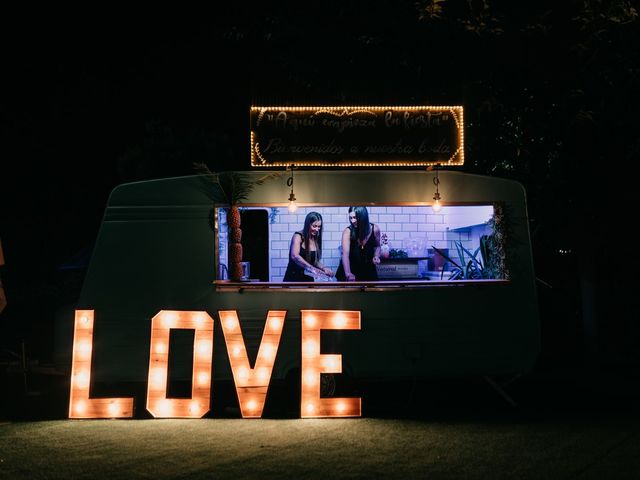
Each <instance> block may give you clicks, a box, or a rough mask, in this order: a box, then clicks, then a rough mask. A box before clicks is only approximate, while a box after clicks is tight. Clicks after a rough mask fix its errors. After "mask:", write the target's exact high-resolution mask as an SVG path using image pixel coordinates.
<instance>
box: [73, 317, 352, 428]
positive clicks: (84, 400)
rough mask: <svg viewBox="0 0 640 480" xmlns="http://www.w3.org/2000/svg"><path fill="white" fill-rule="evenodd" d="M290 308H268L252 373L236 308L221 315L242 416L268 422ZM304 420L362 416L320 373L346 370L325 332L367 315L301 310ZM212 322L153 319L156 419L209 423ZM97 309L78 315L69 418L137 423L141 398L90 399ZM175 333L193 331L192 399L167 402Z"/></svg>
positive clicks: (151, 378)
mask: <svg viewBox="0 0 640 480" xmlns="http://www.w3.org/2000/svg"><path fill="white" fill-rule="evenodd" d="M286 314H287V312H286V311H285V310H269V312H268V313H267V320H266V322H265V327H264V331H263V334H262V340H261V342H260V347H259V349H258V355H257V358H256V362H255V365H254V366H253V368H252V367H251V366H250V364H249V357H248V355H247V350H246V345H245V342H244V338H243V336H242V330H241V327H240V319H239V318H238V313H237V311H236V310H221V311H219V312H218V315H219V318H220V324H221V326H222V332H223V335H224V340H225V344H226V347H227V352H228V355H229V363H230V364H231V371H232V374H233V380H234V383H235V387H236V394H237V396H238V403H239V404H240V412H241V414H242V418H261V417H262V411H263V408H264V404H265V401H266V397H267V390H268V388H269V383H270V381H271V376H272V372H273V365H274V363H275V359H276V355H277V353H278V348H279V346H280V338H281V336H282V329H283V327H284V322H285V317H286ZM300 321H301V346H302V358H301V368H300V371H301V395H300V415H301V417H302V418H323V417H360V416H361V414H362V405H361V399H360V398H321V397H320V375H321V374H322V373H341V372H342V356H341V355H339V354H330V355H329V354H321V353H320V331H321V330H360V312H359V311H349V310H301V316H300ZM213 322H214V320H213V318H211V316H209V314H208V313H207V312H197V311H181V310H161V311H160V312H158V314H157V315H155V316H154V317H153V318H152V320H151V341H150V345H149V352H150V353H149V374H148V378H147V405H146V408H147V410H148V411H149V412H150V413H151V415H153V416H154V417H155V418H202V417H203V416H204V415H206V414H207V412H209V408H210V403H211V380H212V360H213V359H212V355H213V325H214V324H213ZM93 324H94V311H93V310H76V312H75V322H74V340H73V357H72V367H71V393H70V398H69V418H132V417H133V405H134V399H133V398H130V397H123V398H90V397H89V387H90V384H91V356H92V349H93ZM172 329H189V330H194V332H195V336H194V342H193V372H192V384H191V385H192V389H191V398H167V373H168V361H169V337H170V334H171V330H172Z"/></svg>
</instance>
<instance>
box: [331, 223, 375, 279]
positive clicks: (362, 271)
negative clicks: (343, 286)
mask: <svg viewBox="0 0 640 480" xmlns="http://www.w3.org/2000/svg"><path fill="white" fill-rule="evenodd" d="M350 245H351V246H350V248H349V265H350V266H351V273H353V274H354V275H355V276H356V281H368V280H378V270H376V266H375V264H374V263H373V257H374V255H375V252H376V239H375V232H374V231H373V223H372V224H371V235H369V238H368V239H367V242H366V243H365V244H364V245H363V246H362V247H360V245H358V240H357V239H354V238H353V237H351V244H350ZM336 278H337V279H338V280H339V281H341V282H344V281H346V279H347V277H346V275H345V274H344V266H343V265H342V260H340V266H338V271H337V272H336Z"/></svg>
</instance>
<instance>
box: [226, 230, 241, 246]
mask: <svg viewBox="0 0 640 480" xmlns="http://www.w3.org/2000/svg"><path fill="white" fill-rule="evenodd" d="M229 242H230V243H240V242H242V230H241V229H240V228H232V229H230V230H229Z"/></svg>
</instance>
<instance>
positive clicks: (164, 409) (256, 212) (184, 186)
mask: <svg viewBox="0 0 640 480" xmlns="http://www.w3.org/2000/svg"><path fill="white" fill-rule="evenodd" d="M283 164H287V165H288V164H289V159H286V160H285V161H283ZM275 167H278V168H274V165H260V168H254V169H252V170H250V171H242V172H237V174H238V175H242V177H243V179H244V180H246V181H249V182H253V183H254V184H255V187H254V188H253V189H251V191H250V192H249V193H248V194H247V196H246V198H244V199H243V201H242V203H241V204H239V205H236V206H237V207H239V211H240V218H241V222H240V225H241V229H242V236H241V239H240V242H239V243H241V245H242V258H241V264H242V270H241V272H242V275H241V277H240V278H234V279H230V278H229V277H230V272H231V267H230V261H233V259H231V258H230V257H231V254H230V252H231V250H233V248H232V247H231V246H230V245H231V243H233V242H234V241H237V240H238V238H232V234H231V233H232V228H230V227H229V212H230V210H229V208H230V207H231V205H229V204H225V203H216V202H212V196H211V191H210V189H211V188H214V187H213V186H212V183H211V182H209V181H208V180H209V179H207V176H203V175H193V176H186V177H177V178H167V179H158V180H151V181H144V182H135V183H128V184H124V185H120V186H118V187H117V188H115V189H114V190H113V192H112V193H111V195H110V197H109V200H108V204H107V206H106V210H105V214H104V219H103V221H102V225H101V228H100V231H99V234H98V237H97V241H96V244H95V248H94V251H93V256H92V258H91V262H90V265H89V267H88V270H87V274H86V278H85V280H84V284H83V288H82V292H81V295H80V298H79V301H78V305H77V309H76V314H75V319H69V321H68V330H71V329H73V332H74V333H73V335H72V337H73V339H74V340H73V347H72V348H68V350H66V349H65V348H62V349H63V350H64V351H68V361H69V364H71V365H72V372H71V383H72V386H71V399H70V410H69V416H70V417H71V418H88V417H125V418H126V417H132V416H134V410H135V409H136V406H134V403H136V402H137V408H138V409H140V407H141V403H143V402H144V400H145V399H144V398H134V396H128V397H113V396H109V391H108V390H109V389H108V387H107V388H106V390H105V389H104V388H102V389H101V390H100V389H97V388H96V385H103V386H104V385H107V386H108V385H123V384H124V385H145V384H147V388H146V407H147V410H148V411H149V412H151V414H152V415H153V416H155V417H165V416H166V417H197V418H199V417H201V416H203V415H205V414H206V413H207V412H208V411H209V406H210V402H211V401H214V402H215V399H213V400H211V398H210V390H211V383H212V381H213V382H215V381H217V380H220V381H222V380H231V379H233V381H234V383H235V386H236V388H237V391H238V399H239V403H240V407H241V413H242V416H243V417H259V416H260V415H261V412H262V406H263V405H264V398H265V396H266V395H267V394H268V387H269V384H270V383H273V382H278V381H284V380H286V379H291V378H295V379H297V380H298V382H300V384H301V385H302V386H301V387H300V388H301V390H302V393H298V395H301V403H300V409H301V416H303V417H307V416H309V417H322V416H359V415H360V414H361V410H360V402H359V399H358V401H354V402H351V403H349V402H347V403H344V402H343V401H342V400H344V399H335V401H333V399H332V398H331V395H332V391H325V390H324V389H325V387H326V385H327V383H329V384H330V383H331V382H330V381H329V382H327V381H326V380H327V378H329V379H330V380H331V378H343V377H344V378H351V379H357V380H358V381H366V380H370V379H371V380H373V379H401V378H408V377H429V376H456V375H475V374H477V375H483V376H489V377H491V376H502V375H510V374H519V373H525V372H527V371H529V370H530V369H531V368H532V366H533V365H534V362H535V360H536V358H537V356H538V353H539V348H540V345H539V341H540V340H539V321H538V308H537V299H536V292H535V282H534V272H533V261H532V253H531V243H530V238H529V230H528V219H527V206H526V195H525V191H524V189H523V187H522V186H521V185H520V184H519V183H517V182H514V181H511V180H505V179H500V178H493V177H488V176H481V175H473V174H468V173H462V172H458V171H451V170H449V169H443V168H436V169H432V170H426V169H425V168H421V169H419V170H418V169H415V168H411V169H400V168H397V167H396V166H394V168H392V169H388V168H385V169H382V168H375V169H371V168H365V169H357V168H349V169H346V168H339V166H338V167H336V166H335V165H332V166H330V167H332V168H324V167H323V168H312V166H311V167H309V168H304V167H303V166H300V167H296V168H290V169H289V170H286V171H283V169H282V168H281V165H275ZM269 174H272V175H270V178H269V180H267V181H264V182H262V183H261V182H260V181H259V179H264V178H265V176H269ZM292 195H293V196H294V197H295V199H296V205H295V207H296V210H295V211H294V212H291V211H290V209H289V208H288V207H289V203H290V202H289V200H290V197H291V196H292ZM434 197H438V198H437V200H441V203H442V205H438V206H437V207H440V208H436V209H434V204H435V203H436V202H435V201H434ZM350 206H365V207H367V209H368V212H369V220H370V222H371V223H372V224H374V225H376V226H377V227H378V229H379V231H380V233H381V235H380V239H381V240H380V241H381V243H382V245H380V247H381V249H380V251H381V254H380V257H381V258H380V263H379V264H378V265H377V266H376V269H377V273H378V278H377V279H376V280H367V281H338V280H336V278H335V277H333V276H332V275H329V276H327V277H326V278H320V277H321V276H318V277H317V278H314V279H313V281H305V282H285V281H283V277H284V272H285V270H286V268H287V265H288V262H289V256H290V255H289V249H290V243H291V239H292V236H293V234H294V233H295V232H298V231H300V230H301V229H302V227H303V224H304V220H305V217H306V215H307V214H308V213H310V212H317V213H319V214H320V215H321V216H322V228H323V234H322V262H323V264H324V265H325V266H326V267H328V268H329V269H331V271H332V272H335V271H336V270H337V268H338V266H339V263H340V261H341V238H342V235H343V232H344V230H345V228H347V227H348V225H349V217H348V210H349V207H350ZM236 260H237V259H236ZM73 322H75V323H73ZM72 323H73V327H72ZM181 335H182V336H181ZM199 354H202V355H201V357H198V355H199ZM168 379H169V380H168ZM171 379H173V380H176V379H177V380H179V379H183V380H186V381H188V382H191V384H192V394H191V395H187V396H185V397H184V398H177V399H175V398H174V399H172V398H171V396H170V394H168V393H167V384H168V383H170V380H171ZM152 384H154V385H155V386H154V387H152ZM307 387H308V388H310V389H311V390H308V391H307V390H305V389H306V388H307ZM97 390H100V395H101V396H100V398H98V397H97V396H96V394H95V392H96V391H97ZM305 392H306V393H305ZM117 393H121V389H120V390H118V392H117ZM251 395H254V396H251ZM256 395H257V396H256ZM94 397H95V398H94ZM319 397H322V398H319ZM195 398H198V399H199V400H200V404H199V405H196V404H194V399H195ZM154 402H156V403H154ZM163 402H164V403H163ZM190 402H191V403H190ZM314 402H315V403H314ZM332 402H333V403H332ZM174 407H175V408H174ZM252 410H253V411H252ZM137 411H138V412H139V411H140V410H137ZM135 416H139V414H135Z"/></svg>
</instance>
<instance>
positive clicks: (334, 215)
mask: <svg viewBox="0 0 640 480" xmlns="http://www.w3.org/2000/svg"><path fill="white" fill-rule="evenodd" d="M366 208H367V211H368V216H369V222H370V223H371V224H373V225H375V226H376V227H377V229H378V231H379V238H380V240H379V258H380V262H379V263H378V264H376V265H375V271H376V273H377V279H376V280H374V281H367V282H366V283H367V284H374V285H377V286H380V287H385V286H389V287H394V286H396V287H397V286H398V285H399V284H402V285H407V284H418V285H419V284H428V283H434V282H438V283H442V282H446V283H449V282H459V281H468V282H474V281H486V280H505V279H506V277H507V273H506V271H505V266H504V264H503V263H500V261H497V259H498V257H499V256H500V254H501V252H503V251H504V246H502V245H499V243H498V241H497V239H498V238H500V237H501V236H499V235H496V232H495V225H496V222H495V208H494V205H487V204H483V205H449V206H444V207H442V209H441V210H440V211H438V212H435V211H434V210H433V209H432V208H431V206H428V205H367V206H366ZM311 212H317V213H319V214H320V215H321V217H322V250H321V258H320V261H321V264H322V265H323V266H324V267H326V268H328V269H330V270H331V272H332V273H333V275H317V276H314V277H312V278H311V279H310V282H311V285H309V283H310V282H309V281H307V282H286V281H285V272H286V271H287V266H288V265H289V262H290V247H291V242H292V238H293V236H294V235H295V234H296V232H300V231H302V230H303V227H304V224H305V218H306V217H307V215H308V214H309V213H311ZM215 216H216V219H215V220H216V227H217V228H216V244H217V269H216V271H217V275H216V283H227V282H229V280H228V279H229V275H228V271H229V270H228V265H229V262H228V246H229V237H228V226H227V209H226V208H224V207H216V208H215ZM349 225H350V221H349V206H348V205H322V206H300V207H299V208H298V210H296V211H295V212H294V213H290V212H289V211H288V209H287V208H286V207H284V206H275V207H274V206H260V205H251V206H244V207H242V208H241V229H242V245H243V252H244V255H243V274H244V275H243V278H242V282H243V283H247V284H251V285H255V284H258V285H262V286H270V285H272V286H278V287H285V288H286V287H288V286H291V287H300V286H324V287H332V286H335V287H348V286H349V285H351V284H360V283H362V282H359V281H357V280H356V282H348V281H340V280H338V278H336V276H335V274H336V272H337V271H338V269H339V266H340V263H341V258H342V238H343V232H344V230H345V229H346V228H347V227H349ZM307 273H309V274H311V272H307ZM314 284H315V285H314ZM319 284H322V285H319Z"/></svg>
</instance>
